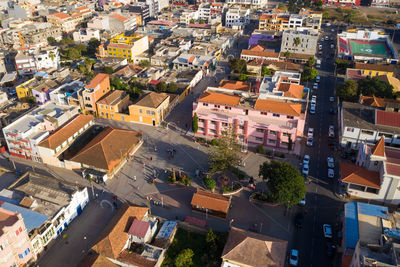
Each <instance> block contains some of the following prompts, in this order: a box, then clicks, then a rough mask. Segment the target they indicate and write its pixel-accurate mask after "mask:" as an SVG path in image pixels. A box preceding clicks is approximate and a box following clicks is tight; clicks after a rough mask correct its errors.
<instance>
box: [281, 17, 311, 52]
mask: <svg viewBox="0 0 400 267" xmlns="http://www.w3.org/2000/svg"><path fill="white" fill-rule="evenodd" d="M294 22H295V23H297V21H294ZM317 44H318V31H315V30H310V29H307V28H297V29H296V30H285V31H284V32H283V35H282V43H281V52H286V51H289V52H290V53H296V54H305V55H310V56H312V55H315V53H316V52H317Z"/></svg>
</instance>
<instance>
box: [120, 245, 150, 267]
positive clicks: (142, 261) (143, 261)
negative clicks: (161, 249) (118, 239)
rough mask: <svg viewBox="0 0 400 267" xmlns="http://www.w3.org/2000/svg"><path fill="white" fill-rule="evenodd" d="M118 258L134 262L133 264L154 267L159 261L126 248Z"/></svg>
mask: <svg viewBox="0 0 400 267" xmlns="http://www.w3.org/2000/svg"><path fill="white" fill-rule="evenodd" d="M118 260H119V261H122V262H128V263H130V264H133V265H132V266H139V267H153V266H155V265H156V263H157V261H155V260H150V259H148V258H145V257H143V256H141V255H139V254H137V253H134V252H129V251H128V250H126V249H124V250H123V251H122V252H121V253H120V254H119V256H118Z"/></svg>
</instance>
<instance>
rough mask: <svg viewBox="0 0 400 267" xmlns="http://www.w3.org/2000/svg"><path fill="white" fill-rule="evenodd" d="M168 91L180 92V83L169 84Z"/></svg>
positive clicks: (172, 92)
mask: <svg viewBox="0 0 400 267" xmlns="http://www.w3.org/2000/svg"><path fill="white" fill-rule="evenodd" d="M167 92H168V93H171V94H176V92H178V85H177V84H176V83H174V82H170V83H169V84H168V88H167Z"/></svg>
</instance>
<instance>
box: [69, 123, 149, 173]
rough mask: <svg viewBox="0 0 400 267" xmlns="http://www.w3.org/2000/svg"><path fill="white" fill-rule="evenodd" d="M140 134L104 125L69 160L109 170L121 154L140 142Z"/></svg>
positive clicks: (117, 161)
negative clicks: (101, 129) (103, 127)
mask: <svg viewBox="0 0 400 267" xmlns="http://www.w3.org/2000/svg"><path fill="white" fill-rule="evenodd" d="M141 136H142V134H141V133H139V132H136V131H132V130H124V129H116V128H113V127H106V128H105V129H104V130H103V131H101V132H100V133H99V134H98V135H96V136H95V137H94V138H93V139H92V140H91V141H90V142H89V143H88V144H86V145H85V146H84V147H83V148H82V149H81V150H79V151H78V152H77V153H76V154H75V155H74V156H73V157H72V158H70V159H69V160H70V161H74V162H78V163H82V164H84V165H89V166H93V167H95V168H97V169H102V170H107V171H111V170H112V169H113V168H114V167H115V166H116V165H118V164H119V163H120V161H121V155H124V154H126V153H128V152H129V151H131V150H132V149H133V148H134V147H135V146H136V145H137V144H138V143H139V142H140V139H141Z"/></svg>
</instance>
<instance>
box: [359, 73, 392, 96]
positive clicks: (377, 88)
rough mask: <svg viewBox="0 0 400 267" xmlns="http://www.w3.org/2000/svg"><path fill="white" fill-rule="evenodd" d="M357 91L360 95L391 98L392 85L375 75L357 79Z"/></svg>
mask: <svg viewBox="0 0 400 267" xmlns="http://www.w3.org/2000/svg"><path fill="white" fill-rule="evenodd" d="M358 91H359V93H361V94H362V95H367V96H372V95H374V96H377V97H384V98H393V86H392V85H391V84H389V83H387V82H385V81H381V80H379V79H378V78H377V77H373V78H365V79H361V80H359V81H358Z"/></svg>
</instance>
